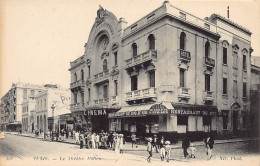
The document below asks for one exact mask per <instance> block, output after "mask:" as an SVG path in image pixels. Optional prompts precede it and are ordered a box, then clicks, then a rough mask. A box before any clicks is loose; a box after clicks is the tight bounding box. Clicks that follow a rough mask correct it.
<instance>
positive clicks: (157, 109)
mask: <svg viewBox="0 0 260 166" xmlns="http://www.w3.org/2000/svg"><path fill="white" fill-rule="evenodd" d="M167 114H173V115H194V116H215V115H217V107H215V106H207V105H193V104H180V103H177V104H176V103H169V102H163V103H150V104H142V105H141V104H140V105H133V106H126V107H123V108H122V109H120V110H119V111H118V112H114V113H109V114H108V118H122V117H140V116H147V115H167Z"/></svg>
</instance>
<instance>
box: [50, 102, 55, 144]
mask: <svg viewBox="0 0 260 166" xmlns="http://www.w3.org/2000/svg"><path fill="white" fill-rule="evenodd" d="M51 109H52V118H53V125H52V141H53V140H54V109H55V106H54V104H52V105H51Z"/></svg>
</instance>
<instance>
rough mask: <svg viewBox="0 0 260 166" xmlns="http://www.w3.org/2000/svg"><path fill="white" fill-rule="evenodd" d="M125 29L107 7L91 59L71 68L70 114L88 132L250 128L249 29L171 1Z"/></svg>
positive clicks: (88, 49)
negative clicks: (202, 15) (198, 14)
mask: <svg viewBox="0 0 260 166" xmlns="http://www.w3.org/2000/svg"><path fill="white" fill-rule="evenodd" d="M126 25H127V22H126V21H125V20H124V19H123V18H120V19H117V18H116V16H115V15H114V14H113V13H111V12H110V11H108V10H105V9H103V8H102V7H101V6H100V8H99V10H98V11H97V17H96V20H95V23H94V25H93V27H92V29H91V32H90V34H89V39H88V42H87V43H86V44H85V53H84V55H82V56H81V57H80V58H78V59H76V60H75V61H73V62H71V63H70V65H71V67H70V69H69V71H70V72H71V84H70V89H71V111H72V113H73V116H75V118H76V119H78V120H77V122H76V123H78V125H79V126H80V127H81V129H90V130H92V131H94V132H100V131H101V130H107V131H117V132H122V133H124V134H126V135H131V133H133V132H134V133H136V134H137V136H138V137H142V138H143V137H146V136H151V135H153V134H155V133H158V134H161V135H165V136H167V137H169V138H175V136H176V137H179V136H182V135H183V134H186V133H189V134H190V135H191V136H195V137H198V136H200V135H203V134H204V133H208V132H213V133H217V134H218V135H237V134H240V133H243V132H246V131H247V130H248V128H247V125H246V124H247V123H248V122H247V119H248V114H249V110H250V96H249V94H250V85H251V72H250V71H251V65H250V60H251V52H252V48H251V32H250V31H249V30H247V29H245V28H244V27H242V26H240V25H237V24H235V23H234V22H232V21H230V20H229V19H226V18H224V17H222V16H219V15H216V14H213V15H211V16H210V17H209V18H206V19H201V18H198V17H196V16H194V15H192V14H189V13H188V12H186V11H183V10H181V9H178V8H176V7H174V6H172V5H171V4H169V2H168V1H165V2H164V3H163V5H162V6H160V7H159V8H157V9H155V10H153V11H152V12H150V13H149V14H147V15H146V16H144V17H142V18H140V19H139V20H138V21H136V22H135V23H133V24H132V25H129V26H128V27H126ZM77 117H79V118H77Z"/></svg>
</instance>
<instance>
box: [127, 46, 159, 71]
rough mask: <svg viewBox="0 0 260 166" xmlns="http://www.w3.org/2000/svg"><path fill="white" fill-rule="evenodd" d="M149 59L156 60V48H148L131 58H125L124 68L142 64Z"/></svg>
mask: <svg viewBox="0 0 260 166" xmlns="http://www.w3.org/2000/svg"><path fill="white" fill-rule="evenodd" d="M149 60H157V51H156V50H149V51H147V52H144V53H142V54H139V55H136V56H134V57H133V58H130V59H127V60H125V65H126V68H129V67H132V66H135V65H138V64H142V63H144V62H147V61H149Z"/></svg>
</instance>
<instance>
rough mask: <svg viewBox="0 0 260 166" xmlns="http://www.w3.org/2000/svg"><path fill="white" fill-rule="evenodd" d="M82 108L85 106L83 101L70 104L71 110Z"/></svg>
mask: <svg viewBox="0 0 260 166" xmlns="http://www.w3.org/2000/svg"><path fill="white" fill-rule="evenodd" d="M84 108H85V103H83V102H81V103H76V104H71V105H70V110H71V111H79V110H83V109H84Z"/></svg>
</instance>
